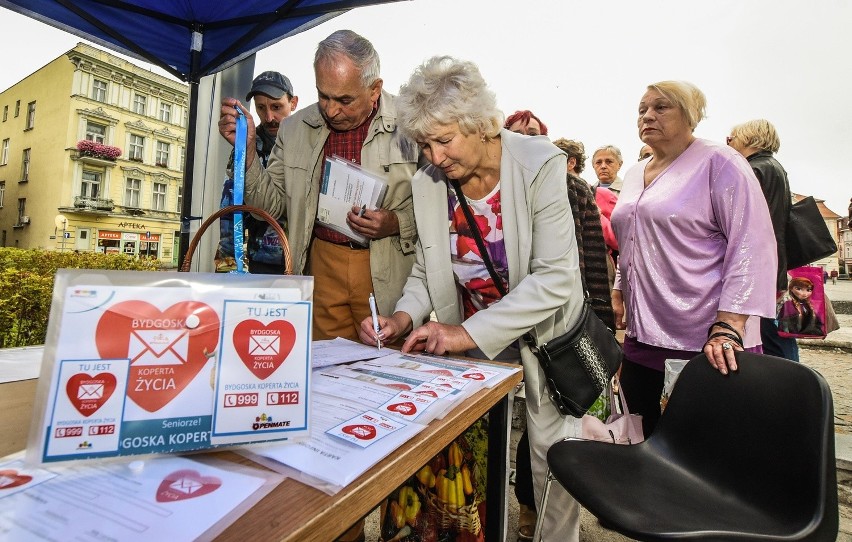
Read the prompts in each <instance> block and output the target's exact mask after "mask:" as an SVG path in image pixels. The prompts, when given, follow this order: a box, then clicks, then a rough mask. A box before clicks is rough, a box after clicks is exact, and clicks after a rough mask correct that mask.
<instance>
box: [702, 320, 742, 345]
mask: <svg viewBox="0 0 852 542" xmlns="http://www.w3.org/2000/svg"><path fill="white" fill-rule="evenodd" d="M717 326H718V327H721V328H724V329H727V330H728V331H731V332H733V333H735V334H736V336H737V337H739V340H738V341H737V342H738V343H740V346H742V344H743V338H742V335H740V332H739V331H737V330H736V329H735V328H734V326H732V325H731V324H729V323H728V322H723V321H721V320H719V321H718V322H713V324H712V325H711V326H710V327H709V328H707V335H708V337H707V338H708V339H709V338H711V337H709V335H710V332H711V331H713V328H714V327H717Z"/></svg>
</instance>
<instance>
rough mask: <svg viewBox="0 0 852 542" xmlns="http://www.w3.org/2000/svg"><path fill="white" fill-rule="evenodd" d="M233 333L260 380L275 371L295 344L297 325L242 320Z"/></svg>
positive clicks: (243, 355)
mask: <svg viewBox="0 0 852 542" xmlns="http://www.w3.org/2000/svg"><path fill="white" fill-rule="evenodd" d="M233 336H234V348H235V349H236V350H237V354H239V356H240V359H241V360H243V363H244V364H245V366H246V367H247V368H248V370H249V371H251V372H252V374H253V375H254V376H256V377H257V378H259V379H260V380H266V379H267V378H268V377H269V375H271V374H272V373H274V372H275V370H276V369H278V367H280V366H281V364H282V363H284V360H285V359H287V356H289V355H290V352H291V351H292V350H293V345H295V344H296V328H295V327H293V324H291V323H290V322H288V321H286V320H274V321H272V322H269V323H268V324H266V325H264V324H263V323H261V322H259V321H257V320H243V321H242V322H240V323H239V324H237V325H236V326H235V327H234V335H233Z"/></svg>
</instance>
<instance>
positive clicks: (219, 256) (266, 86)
mask: <svg viewBox="0 0 852 542" xmlns="http://www.w3.org/2000/svg"><path fill="white" fill-rule="evenodd" d="M252 98H253V99H254V110H255V113H257V116H258V117H259V118H260V124H259V125H258V127H257V129H256V130H255V133H256V134H257V138H256V139H255V146H256V149H257V156H258V158H260V160H261V163H262V164H263V166H264V167H266V162H267V160H268V159H269V154H270V153H271V152H272V147H273V146H274V145H275V138H276V137H277V136H278V128H279V126H280V124H281V122H282V121H283V120H284V119H285V118H287V117H289V116H290V113H292V112H293V110H294V109H296V105H297V104H298V103H299V97H298V96H294V95H293V85H292V84H291V83H290V79H288V78H287V76H285V75H282V74H280V73H278V72H274V71H266V72H263V73H261V74H260V75H258V76H257V77H255V78H254V81H252V85H251V90H249V92H248V94H246V102H249V101H251V100H252ZM233 162H234V153H233V151H232V152H231V158H230V160H229V162H228V171H232V170H233ZM233 202H234V180H233V179H230V178H229V179H226V180H225V186H224V189H223V190H222V206H223V207H224V206H226V205H232V204H233ZM243 225H244V226H245V231H246V232H247V235H246V237H245V241H246V246H247V248H248V250H247V252H248V254H246V256H247V257H248V262H247V267H248V271H249V272H250V273H260V274H280V273H281V272H282V270H283V265H282V259H281V258H282V254H281V241H280V239H278V234H276V233H275V230H274V229H272V227H271V226H269V225H268V224H267V223H266V222H264V221H263V220H259V219H257V218H254V217H253V216H252V215H251V214H250V213H243ZM219 226H220V232H219V249H218V250H217V251H216V271H230V270H233V269H235V268H236V262H235V261H234V223H233V219H232V217H230V216H227V217H223V218H222V220H221V221H220V222H219ZM283 226H284V225H283V224H282V227H283Z"/></svg>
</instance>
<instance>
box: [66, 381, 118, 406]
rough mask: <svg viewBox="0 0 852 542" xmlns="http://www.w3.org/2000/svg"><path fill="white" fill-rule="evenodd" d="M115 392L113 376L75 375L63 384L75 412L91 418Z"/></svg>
mask: <svg viewBox="0 0 852 542" xmlns="http://www.w3.org/2000/svg"><path fill="white" fill-rule="evenodd" d="M114 391H115V375H114V374H112V373H98V374H96V375H95V376H91V375H88V374H86V373H77V374H75V375H72V376H71V378H69V379H68V383H67V384H65V393H67V394H68V399H69V400H70V401H71V404H72V405H74V408H76V409H77V412H79V413H80V414H82V415H83V416H86V417H88V416H91V415H92V414H94V413H95V412H97V411H98V409H99V408H101V407H102V406H103V405H104V403H106V402H107V400H108V399H109V398H110V397H112V392H114Z"/></svg>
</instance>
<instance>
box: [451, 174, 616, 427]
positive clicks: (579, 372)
mask: <svg viewBox="0 0 852 542" xmlns="http://www.w3.org/2000/svg"><path fill="white" fill-rule="evenodd" d="M450 183H451V184H452V186H453V190H455V192H456V196H457V197H458V200H459V205H461V208H462V212H463V213H464V217H465V220H467V224H468V227H469V228H470V231H471V235H473V238H474V240H475V241H476V246H477V247H478V248H479V252H480V254H481V255H482V260H483V262H484V263H485V267H486V268H488V274H489V275H491V279H492V280H493V281H494V286H495V287H496V288H497V290H498V291H499V292H500V294H501V295H502V296H505V295H506V294H507V293H508V292H507V291H506V288H505V287H504V286H503V281H502V280H501V279H500V277H499V276H498V275H497V272H496V271H494V265H493V264H492V263H491V257H490V256H489V255H488V250H486V247H485V242H484V241H483V240H482V236H481V235H480V233H479V228H478V227H477V225H476V221H475V220H474V219H473V215H472V213H471V212H470V208H469V207H468V205H467V200H466V198H465V196H464V194H463V193H462V191H461V186H460V185H459V183H458V181H456V180H450ZM581 279H582V277H581ZM583 293H584V301H583V310H582V313H581V314H580V319H579V320H578V321H577V323H576V324H575V325H574V327H572V328H571V329H569V330H567V331H566V332H565V334H564V335H561V336H559V337H556V338H554V339H552V340H550V341H549V342H547V343H544V344H541V345H539V344H536V340H535V338H534V337H533V336H532V335H531V334H530V333H524V335H523V339H524V342H526V343H527V346H529V348H530V351H531V352H532V353H533V354H535V357H536V358H538V361H539V363H540V364H541V368H542V369H543V370H544V376H545V378H546V379H547V389H548V390H549V392H550V399H551V400H552V401H553V403H554V404H555V405H556V408H557V409H559V412H560V413H561V414H562V415H569V414H570V415H571V416H574V417H576V418H580V417H582V416H583V414H585V413H586V411H588V410H589V407H591V406H592V404H593V403H594V402H595V400H597V398H598V397H599V396H600V395H601V393H603V391H604V390H605V389H606V386H607V384H608V383H609V381H610V379H611V378H612V375H614V374H615V372H616V371H617V370H618V367H619V366H620V365H621V358H622V355H623V354H622V351H621V345H619V344H618V341H617V340H616V339H615V333H614V332H613V331H612V330H611V329H609V328H607V327H606V325H605V324H604V323H603V322H602V321H601V319H600V318H598V316H597V315H596V314H595V312H594V311H593V310H592V309H591V307H590V306H589V305H590V304H591V300H590V299H589V298H588V295H586V294H587V292H586V288H585V282H584V284H583Z"/></svg>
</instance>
